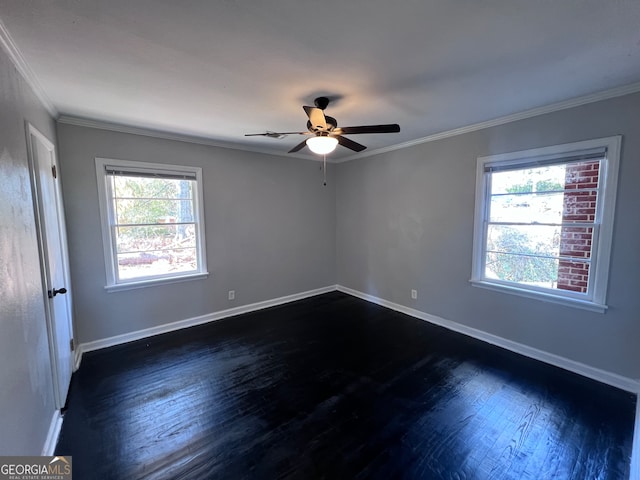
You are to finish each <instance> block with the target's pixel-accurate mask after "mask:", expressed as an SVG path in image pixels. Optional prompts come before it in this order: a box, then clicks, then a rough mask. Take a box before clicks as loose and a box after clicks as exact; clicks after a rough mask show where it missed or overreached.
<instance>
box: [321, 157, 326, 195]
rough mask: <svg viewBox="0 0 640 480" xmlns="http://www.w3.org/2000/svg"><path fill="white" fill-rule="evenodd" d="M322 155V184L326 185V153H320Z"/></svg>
mask: <svg viewBox="0 0 640 480" xmlns="http://www.w3.org/2000/svg"><path fill="white" fill-rule="evenodd" d="M322 157H323V158H324V160H323V166H322V172H323V173H324V183H323V185H324V186H325V187H326V186H327V154H326V153H325V154H324V155H322Z"/></svg>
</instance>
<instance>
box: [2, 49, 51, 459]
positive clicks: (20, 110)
mask: <svg viewBox="0 0 640 480" xmlns="http://www.w3.org/2000/svg"><path fill="white" fill-rule="evenodd" d="M25 120H27V121H29V122H31V123H32V124H33V125H34V126H35V127H36V128H37V129H39V130H40V131H41V132H42V133H43V134H44V135H46V136H47V137H48V138H49V139H50V140H52V141H55V124H54V122H53V120H52V119H51V118H50V116H49V115H48V113H47V112H46V110H45V109H44V108H43V107H42V106H41V104H40V103H39V101H38V100H37V98H36V97H35V95H34V94H33V92H32V91H31V89H30V88H29V87H28V86H27V84H26V83H25V82H24V80H23V79H22V77H21V76H20V74H19V73H18V72H17V71H16V69H15V67H14V66H13V64H12V63H11V61H10V60H9V58H8V57H7V56H6V54H5V52H4V50H2V49H0V292H2V296H1V297H0V366H1V367H0V385H1V387H0V412H2V413H1V414H0V415H1V416H0V454H1V455H40V453H41V451H42V447H43V446H44V443H45V440H46V436H47V431H48V428H49V425H50V423H51V419H52V417H53V414H54V412H55V404H54V398H53V383H52V376H51V364H50V359H49V344H48V339H47V329H46V322H45V313H44V299H43V289H42V282H41V278H40V262H39V254H38V243H37V240H36V227H35V217H34V209H33V198H32V195H31V184H30V175H29V168H28V162H27V143H26V134H25Z"/></svg>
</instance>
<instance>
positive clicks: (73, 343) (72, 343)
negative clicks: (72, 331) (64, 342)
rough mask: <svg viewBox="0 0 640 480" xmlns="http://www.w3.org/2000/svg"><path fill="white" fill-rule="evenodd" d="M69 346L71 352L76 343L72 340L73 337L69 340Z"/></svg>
mask: <svg viewBox="0 0 640 480" xmlns="http://www.w3.org/2000/svg"><path fill="white" fill-rule="evenodd" d="M69 347H71V351H72V352H73V351H74V350H75V349H76V344H75V342H74V341H73V338H72V339H71V340H69Z"/></svg>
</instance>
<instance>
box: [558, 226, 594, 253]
mask: <svg viewBox="0 0 640 480" xmlns="http://www.w3.org/2000/svg"><path fill="white" fill-rule="evenodd" d="M592 241H593V227H566V226H565V227H563V229H562V231H561V233H560V255H561V256H563V257H572V258H576V259H577V258H585V259H588V258H591V248H592V247H593V245H592Z"/></svg>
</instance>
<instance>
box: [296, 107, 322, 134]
mask: <svg viewBox="0 0 640 480" xmlns="http://www.w3.org/2000/svg"><path fill="white" fill-rule="evenodd" d="M302 108H304V111H305V113H306V114H307V117H309V121H310V122H311V126H312V127H313V128H316V129H320V130H326V129H327V119H326V118H324V112H323V111H322V110H321V109H319V108H316V107H307V106H304V107H302Z"/></svg>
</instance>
